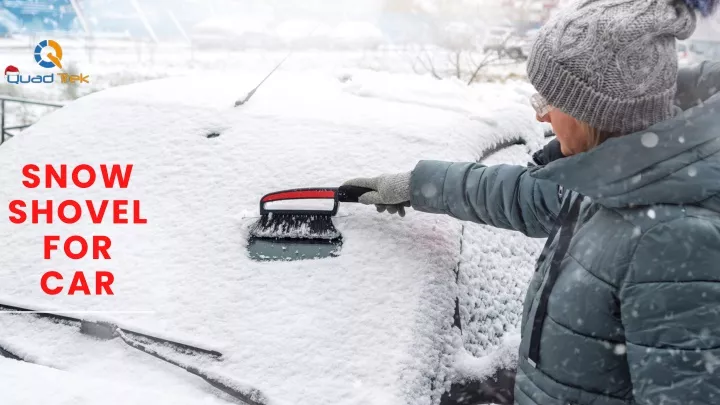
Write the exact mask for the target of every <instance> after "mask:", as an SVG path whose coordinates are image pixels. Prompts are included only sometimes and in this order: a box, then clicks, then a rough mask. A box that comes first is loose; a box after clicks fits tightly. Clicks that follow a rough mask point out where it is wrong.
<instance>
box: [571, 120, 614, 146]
mask: <svg viewBox="0 0 720 405" xmlns="http://www.w3.org/2000/svg"><path fill="white" fill-rule="evenodd" d="M578 122H579V123H580V126H581V127H582V129H583V131H584V132H585V134H586V135H587V137H588V150H590V149H592V148H594V147H596V146H598V145H600V144H601V143H603V142H605V141H607V140H608V139H610V138H615V137H618V136H620V135H622V134H621V133H618V132H610V131H603V130H600V129H597V128H595V127H593V126H591V125H590V124H588V123H587V122H585V121H580V120H578Z"/></svg>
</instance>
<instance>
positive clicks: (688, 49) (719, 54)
mask: <svg viewBox="0 0 720 405" xmlns="http://www.w3.org/2000/svg"><path fill="white" fill-rule="evenodd" d="M677 52H678V63H679V65H680V66H688V65H692V64H695V63H699V62H701V61H704V60H712V61H720V41H710V40H698V39H689V40H685V41H678V43H677Z"/></svg>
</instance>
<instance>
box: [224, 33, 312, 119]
mask: <svg viewBox="0 0 720 405" xmlns="http://www.w3.org/2000/svg"><path fill="white" fill-rule="evenodd" d="M319 27H320V24H318V25H316V26H315V28H313V30H312V31H310V33H309V34H308V35H307V36H311V35H312V34H314V33H315V31H317V29H318V28H319ZM294 52H295V49H294V48H293V49H291V50H290V52H288V54H287V55H285V57H284V58H283V60H281V61H280V63H278V64H277V66H275V67H274V68H273V70H271V71H270V73H268V74H267V76H265V78H263V79H262V80H261V81H260V83H258V85H257V86H255V88H254V89H252V90H250V92H249V93H248V94H246V95H245V98H243V99H238V100H237V101H235V107H237V106H241V105H243V104H245V103H247V102H248V101H249V100H250V98H251V97H252V96H253V94H255V92H256V91H257V89H259V88H260V86H262V84H263V83H265V80H267V79H269V78H270V76H272V74H273V73H275V71H276V70H278V69H279V68H280V66H282V64H283V63H285V61H286V60H288V58H289V57H290V56H292V54H293V53H294Z"/></svg>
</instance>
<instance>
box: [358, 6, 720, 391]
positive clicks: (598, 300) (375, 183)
mask: <svg viewBox="0 0 720 405" xmlns="http://www.w3.org/2000/svg"><path fill="white" fill-rule="evenodd" d="M716 5H717V1H701V0H685V1H682V0H583V1H577V2H575V3H574V4H573V5H572V6H569V7H568V8H566V9H563V10H562V11H561V12H560V13H559V14H558V15H556V16H555V17H553V19H551V20H550V21H549V22H548V24H546V25H545V26H544V27H543V29H542V30H541V32H540V34H539V36H538V38H537V40H536V42H535V44H534V46H533V50H532V52H531V55H530V58H529V60H528V77H529V79H530V81H531V83H532V84H533V85H534V86H535V88H536V90H537V91H538V94H537V95H536V96H534V97H533V105H534V107H535V108H536V111H537V116H538V117H537V118H538V119H539V120H540V121H544V122H548V123H550V124H551V125H552V127H553V130H554V132H555V133H556V135H557V139H558V141H559V143H560V146H561V149H562V155H564V156H566V157H564V158H562V159H558V160H555V161H553V162H550V163H549V164H547V165H545V166H540V167H533V168H527V167H521V166H509V165H500V166H493V167H486V166H483V165H480V164H477V163H450V162H437V161H422V162H420V163H418V165H417V166H416V167H415V169H414V170H413V171H412V172H410V173H401V174H393V175H382V176H379V177H375V178H360V179H354V180H351V181H349V182H347V184H352V185H357V186H364V187H370V188H372V189H374V190H375V191H373V192H369V193H366V194H365V195H363V196H362V198H361V202H363V203H366V204H375V205H377V206H378V210H380V211H382V210H385V209H387V210H388V211H389V212H391V213H394V212H399V213H400V214H401V215H404V211H403V207H406V206H412V207H413V208H414V209H415V210H419V211H424V212H430V213H440V214H448V215H451V216H454V217H456V218H458V219H461V220H467V221H475V222H479V223H483V224H488V225H492V226H496V227H500V228H507V229H514V230H517V231H520V232H522V233H524V234H526V235H528V236H531V237H547V238H548V239H547V244H546V246H545V249H544V251H543V253H542V254H541V255H540V258H539V259H538V262H537V267H536V272H535V274H534V276H533V278H532V280H531V281H530V285H529V287H528V291H527V296H526V299H525V304H524V312H523V319H522V324H521V325H520V326H521V333H522V343H521V345H520V351H519V360H518V370H517V377H516V382H515V390H514V391H515V398H514V401H515V403H516V404H519V405H530V404H541V405H560V404H563V405H565V404H575V405H589V404H593V405H620V404H623V405H629V404H641V405H674V404H678V405H680V404H682V405H700V404H703V405H710V404H715V405H717V404H720V64H717V63H715V64H712V63H703V64H701V65H700V66H697V67H696V68H695V69H690V70H686V71H681V72H680V74H679V75H678V68H677V55H676V51H675V40H676V39H685V38H688V37H689V36H690V35H691V34H692V33H693V31H694V29H695V25H696V16H695V13H696V12H700V13H701V14H703V15H710V13H711V12H712V11H713V9H714V8H715V6H716ZM716 93H717V94H716ZM678 107H679V108H678ZM680 110H684V111H680Z"/></svg>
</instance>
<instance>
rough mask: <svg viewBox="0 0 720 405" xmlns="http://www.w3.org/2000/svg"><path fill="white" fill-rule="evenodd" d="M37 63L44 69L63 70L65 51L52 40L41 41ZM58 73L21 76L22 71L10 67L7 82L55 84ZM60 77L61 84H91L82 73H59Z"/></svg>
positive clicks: (6, 69)
mask: <svg viewBox="0 0 720 405" xmlns="http://www.w3.org/2000/svg"><path fill="white" fill-rule="evenodd" d="M34 56H35V62H37V64H38V65H40V66H42V67H44V68H47V69H49V68H53V67H57V68H60V69H62V68H63V66H62V62H61V59H62V57H63V51H62V47H61V46H60V44H58V43H57V42H56V41H54V40H52V39H46V40H43V41H40V43H38V44H37V45H36V46H35V53H34ZM55 75H56V73H49V74H46V75H29V74H28V75H21V74H20V70H19V69H18V68H17V67H15V66H13V65H9V66H8V67H6V68H5V81H6V82H8V83H10V84H25V83H54V82H55ZM57 75H58V76H60V82H61V83H66V84H80V83H90V81H89V80H88V78H89V76H88V75H84V74H82V73H79V74H75V75H73V74H69V73H66V72H62V73H57Z"/></svg>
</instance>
